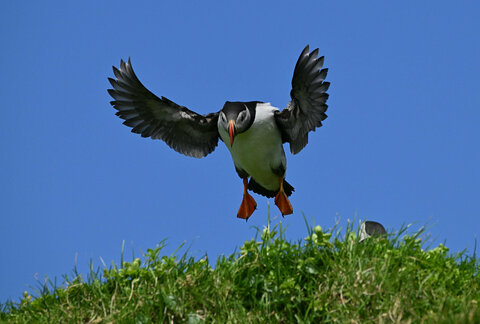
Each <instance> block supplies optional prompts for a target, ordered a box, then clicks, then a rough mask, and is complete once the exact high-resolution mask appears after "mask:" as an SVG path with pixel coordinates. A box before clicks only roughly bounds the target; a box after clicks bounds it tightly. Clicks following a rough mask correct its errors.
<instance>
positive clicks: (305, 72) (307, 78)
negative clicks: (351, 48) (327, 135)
mask: <svg viewBox="0 0 480 324" xmlns="http://www.w3.org/2000/svg"><path fill="white" fill-rule="evenodd" d="M323 60H324V57H323V56H322V57H320V58H319V57H318V48H317V49H315V50H314V51H312V52H311V53H310V51H309V46H308V45H307V46H306V47H305V49H304V50H303V52H302V54H300V57H299V58H298V61H297V65H295V70H294V72H293V78H292V91H291V92H290V96H291V97H292V100H291V101H290V103H289V104H288V106H287V108H285V109H283V110H282V111H277V112H275V119H276V122H277V125H278V127H279V128H280V132H281V133H282V139H283V142H284V143H285V142H289V143H290V151H291V152H292V154H297V153H298V152H300V151H301V150H302V149H303V148H304V147H305V145H307V143H308V132H310V131H312V130H313V131H314V130H315V128H316V127H320V126H322V120H324V119H325V118H327V115H326V114H325V112H326V111H327V108H328V106H327V104H326V102H327V99H328V94H327V93H326V91H327V90H328V87H329V86H330V83H329V82H324V80H325V77H326V76H327V71H328V69H322V66H323Z"/></svg>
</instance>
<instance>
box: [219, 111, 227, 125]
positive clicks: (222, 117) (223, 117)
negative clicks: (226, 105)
mask: <svg viewBox="0 0 480 324" xmlns="http://www.w3.org/2000/svg"><path fill="white" fill-rule="evenodd" d="M220 118H221V119H222V122H223V123H224V124H226V123H227V116H225V114H224V113H223V111H222V112H220Z"/></svg>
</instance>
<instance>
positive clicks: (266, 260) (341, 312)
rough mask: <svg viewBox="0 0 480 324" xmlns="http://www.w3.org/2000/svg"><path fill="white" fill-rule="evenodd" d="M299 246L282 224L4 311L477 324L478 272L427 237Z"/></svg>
mask: <svg viewBox="0 0 480 324" xmlns="http://www.w3.org/2000/svg"><path fill="white" fill-rule="evenodd" d="M307 231H308V233H307V234H308V236H307V237H306V238H305V239H304V240H301V241H298V242H290V241H287V240H286V239H285V236H284V229H283V228H282V227H281V224H279V225H277V226H275V227H273V228H271V227H270V226H268V227H266V228H264V229H263V230H258V233H257V237H255V238H253V239H251V240H249V241H246V242H245V243H244V245H243V246H242V247H241V248H240V249H239V252H238V253H234V254H232V255H229V256H223V257H220V258H218V259H217V260H216V263H214V266H213V267H212V265H211V262H210V260H207V258H206V257H205V258H202V259H199V260H195V259H194V258H191V257H189V256H188V255H183V256H181V257H179V256H176V255H170V256H166V255H162V245H159V246H158V247H156V248H154V249H149V250H148V252H147V254H146V255H145V257H144V259H143V260H140V259H135V260H133V261H132V262H122V264H121V266H118V267H117V266H112V267H111V268H109V269H104V270H103V273H101V272H100V271H98V272H92V274H91V275H90V276H89V278H87V279H86V280H84V279H82V278H81V276H75V278H68V276H65V277H64V279H65V283H64V285H62V287H59V288H52V287H50V288H49V287H47V286H46V287H44V289H43V291H42V292H41V294H40V295H39V296H37V297H36V298H32V296H30V295H29V294H28V293H25V294H24V296H23V298H22V299H21V301H20V302H19V303H12V302H8V303H6V304H4V305H2V308H1V310H0V321H3V322H8V323H15V322H18V323H79V322H83V323H109V322H115V323H124V322H126V323H162V322H168V323H183V322H186V323H203V322H207V323H296V322H298V323H320V322H322V323H330V322H340V323H391V322H395V323H396V322H402V323H410V322H413V323H422V322H427V323H442V322H444V323H480V311H479V309H478V306H479V305H478V304H479V302H480V277H479V269H480V267H479V263H478V260H477V259H476V258H475V257H473V258H472V257H468V256H465V255H464V254H461V253H460V254H456V255H452V254H449V253H448V249H447V248H446V247H445V246H443V245H439V246H438V247H436V248H434V249H430V250H428V251H425V250H423V249H422V244H423V242H422V241H421V240H420V238H419V237H420V236H421V234H422V232H421V231H420V232H417V233H415V234H410V235H407V234H405V233H406V232H405V231H404V230H401V231H400V233H397V234H396V235H395V236H388V237H387V238H385V237H377V238H373V237H372V238H368V239H366V240H364V241H362V242H359V239H358V237H357V235H356V233H355V232H354V231H353V230H352V229H351V228H349V229H347V231H346V233H345V234H344V235H341V234H340V233H339V232H338V231H333V230H332V231H323V230H322V229H321V228H320V227H319V226H316V227H314V228H308V225H307Z"/></svg>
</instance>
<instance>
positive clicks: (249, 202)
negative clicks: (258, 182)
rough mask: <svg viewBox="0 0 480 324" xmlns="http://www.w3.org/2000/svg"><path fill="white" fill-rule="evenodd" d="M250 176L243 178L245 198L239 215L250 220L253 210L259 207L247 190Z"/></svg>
mask: <svg viewBox="0 0 480 324" xmlns="http://www.w3.org/2000/svg"><path fill="white" fill-rule="evenodd" d="M247 187H248V178H243V200H242V204H241V205H240V208H239V209H238V213H237V217H238V218H242V219H245V220H248V218H249V217H250V216H252V214H253V212H254V211H255V209H256V208H257V203H256V202H255V199H253V197H252V196H250V194H249V193H248V192H247Z"/></svg>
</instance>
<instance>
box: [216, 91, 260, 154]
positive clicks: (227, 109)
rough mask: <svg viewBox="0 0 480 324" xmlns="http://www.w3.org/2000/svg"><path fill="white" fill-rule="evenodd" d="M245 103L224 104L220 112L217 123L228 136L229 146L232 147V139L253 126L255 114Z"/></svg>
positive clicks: (228, 102)
mask: <svg viewBox="0 0 480 324" xmlns="http://www.w3.org/2000/svg"><path fill="white" fill-rule="evenodd" d="M250 109H254V108H251V107H248V106H247V104H246V103H243V102H230V101H227V102H225V105H224V106H223V108H222V110H220V118H219V123H220V126H221V127H223V128H224V129H225V130H226V131H227V133H228V134H229V135H230V146H233V139H234V138H235V136H236V135H237V134H241V133H243V132H245V131H246V130H247V129H249V128H250V126H252V124H253V119H254V117H255V112H253V113H252V112H251V111H250Z"/></svg>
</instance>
